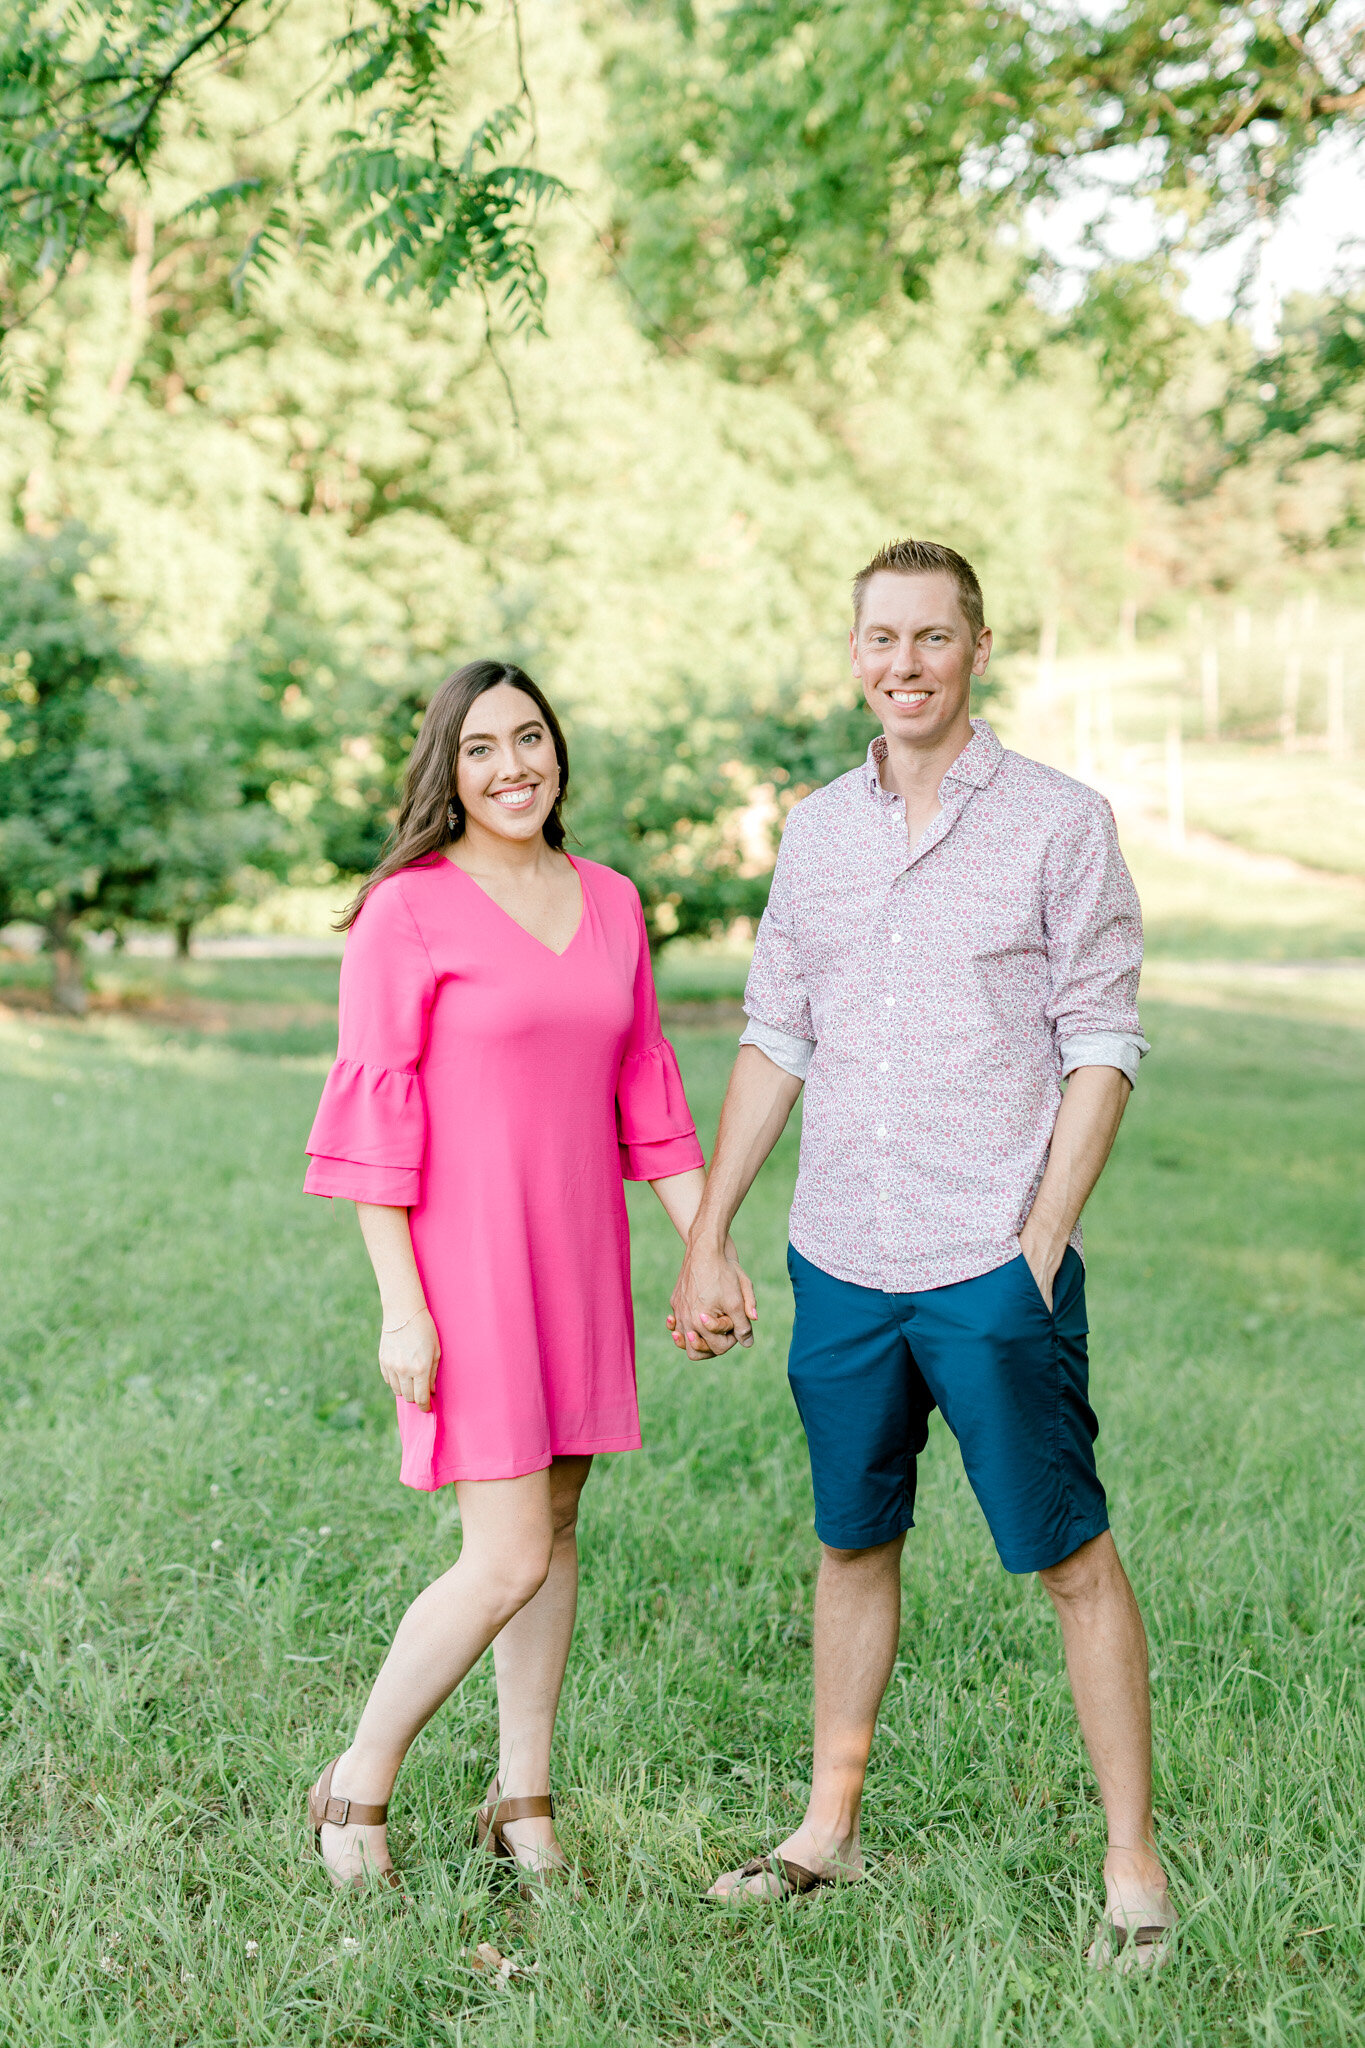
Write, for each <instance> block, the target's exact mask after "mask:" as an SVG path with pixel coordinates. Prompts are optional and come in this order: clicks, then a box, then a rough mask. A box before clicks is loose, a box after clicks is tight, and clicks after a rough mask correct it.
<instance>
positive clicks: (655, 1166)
mask: <svg viewBox="0 0 1365 2048" xmlns="http://www.w3.org/2000/svg"><path fill="white" fill-rule="evenodd" d="M631 895H632V899H633V905H634V911H635V922H636V924H637V926H638V928H639V953H638V956H637V959H636V963H635V1015H634V1019H633V1021H632V1023H631V1027H630V1032H629V1035H628V1036H627V1039H626V1045H625V1051H624V1053H623V1054H622V1057H621V1069H620V1072H619V1074H618V1075H617V1078H616V1135H617V1140H618V1142H619V1144H620V1148H621V1172H622V1175H623V1176H624V1178H625V1179H626V1180H668V1179H669V1178H670V1177H671V1176H672V1175H673V1174H675V1173H688V1172H690V1171H691V1169H692V1168H693V1167H694V1166H702V1165H704V1164H705V1161H704V1160H703V1158H702V1149H701V1145H700V1143H699V1142H698V1139H697V1128H696V1125H695V1124H694V1123H693V1121H692V1112H691V1110H690V1109H689V1108H688V1106H687V1096H686V1094H685V1092H684V1090H683V1084H682V1075H681V1074H680V1073H679V1071H678V1060H677V1055H676V1053H675V1052H674V1050H673V1048H672V1046H671V1045H670V1044H669V1042H668V1040H667V1039H666V1038H665V1037H664V1035H663V1027H662V1025H661V1024H660V1022H659V1002H658V997H657V996H656V995H655V993H654V970H653V968H652V966H651V965H650V959H649V939H648V936H647V934H646V932H645V916H644V912H643V910H642V909H641V908H640V899H639V897H638V896H637V895H636V894H635V892H634V890H632V891H631Z"/></svg>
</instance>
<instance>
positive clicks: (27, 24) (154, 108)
mask: <svg viewBox="0 0 1365 2048" xmlns="http://www.w3.org/2000/svg"><path fill="white" fill-rule="evenodd" d="M287 6H288V0H180V4H179V5H177V6H175V7H167V6H165V5H163V4H162V0H96V4H95V5H93V6H90V7H61V8H53V7H50V6H48V5H46V4H44V0H17V4H16V5H14V6H13V7H11V8H10V9H9V10H8V11H7V14H6V17H5V25H4V28H3V30H0V108H2V109H3V112H4V116H5V119H4V124H3V128H0V255H3V258H4V262H5V298H6V300H7V303H6V304H5V306H4V318H5V324H6V326H8V325H11V324H13V322H14V321H15V320H17V319H19V318H22V317H23V314H24V312H25V310H26V309H27V307H28V306H29V305H30V304H31V303H32V301H33V299H34V298H35V296H41V295H43V294H44V293H46V292H47V291H50V290H51V289H53V288H54V287H55V285H56V284H57V283H58V282H59V281H60V280H61V278H62V277H63V276H64V275H65V274H66V272H67V271H68V270H69V269H70V267H71V264H72V262H73V261H74V260H75V258H76V257H77V256H78V255H81V254H84V253H85V252H88V251H90V250H92V249H97V248H99V247H100V246H101V245H102V244H104V243H106V242H109V241H119V240H121V238H122V234H123V216H124V213H125V211H126V210H127V209H128V207H129V206H130V205H133V204H135V203H136V202H137V200H138V197H139V192H140V189H141V188H145V186H146V182H147V178H148V175H149V172H150V171H151V169H152V167H153V166H154V165H155V164H156V163H157V162H158V161H159V159H160V157H161V154H162V152H163V150H164V147H165V144H166V141H167V137H168V134H170V133H171V132H172V131H173V130H175V128H176V127H177V126H179V127H180V128H185V127H188V128H189V129H191V130H193V129H194V127H195V126H196V125H197V124H198V123H201V122H202V121H203V120H204V119H205V97H204V87H205V83H206V81H211V80H212V79H213V77H214V75H215V73H217V72H221V71H223V70H229V71H230V70H231V69H232V68H233V67H234V66H235V65H236V64H237V63H238V62H239V61H240V59H241V57H242V55H243V54H244V52H245V51H246V50H247V49H248V48H249V47H250V46H251V45H252V44H253V43H256V42H258V41H260V40H261V39H262V38H266V37H271V36H274V37H276V39H277V40H278V29H279V24H280V22H281V20H282V18H283V17H284V15H285V13H286V10H287ZM481 12H482V0H375V6H374V8H373V11H372V12H371V13H369V14H368V16H365V17H362V18H360V19H358V20H357V19H355V18H353V19H352V23H351V26H350V27H349V28H348V29H347V30H346V31H345V33H344V34H342V35H340V36H337V35H328V34H326V33H321V34H320V35H319V38H318V45H319V46H318V48H317V49H316V52H315V62H314V70H315V71H320V72H321V73H322V76H323V79H325V78H326V77H327V75H328V74H329V73H331V74H333V75H334V76H335V74H336V73H337V72H338V71H339V73H340V76H339V77H335V82H334V83H333V84H332V87H331V93H330V98H331V99H332V101H333V102H334V103H336V104H338V105H340V106H341V107H344V109H345V110H346V113H347V115H348V116H349V123H348V124H343V125H341V126H339V127H337V128H336V129H335V130H334V132H333V134H332V137H331V141H330V146H329V147H328V148H327V149H325V150H324V151H323V152H321V154H320V155H318V156H316V157H309V156H308V155H307V153H306V152H305V153H304V154H302V155H300V156H297V157H296V159H295V164H294V171H293V174H292V176H291V177H290V178H289V179H288V180H287V181H286V182H285V184H284V185H283V186H277V187H276V188H274V189H271V188H270V187H269V186H268V185H267V183H266V181H265V180H264V179H262V178H260V177H250V176H249V177H246V178H235V179H233V180H232V181H231V182H230V183H228V184H225V185H220V186H218V187H216V188H215V189H213V190H211V191H208V192H204V193H201V194H199V195H198V196H197V197H196V198H193V199H192V200H191V202H190V203H189V205H187V206H186V207H185V208H184V209H183V214H184V216H185V217H186V218H188V219H196V218H197V219H202V218H204V217H219V216H222V215H224V214H225V213H229V212H231V213H232V214H233V215H235V216H236V217H238V218H243V217H244V218H245V220H246V222H247V223H248V226H249V228H250V232H249V233H247V238H246V242H245V247H244V249H243V251H242V254H241V257H240V260H239V263H238V265H237V270H236V278H237V280H238V281H239V282H240V281H241V280H242V279H243V278H245V277H249V276H250V275H251V274H252V273H253V272H259V271H261V270H263V269H265V268H267V267H268V266H269V265H270V264H271V263H273V262H275V261H277V260H278V258H279V256H280V255H281V253H282V252H283V251H284V250H285V249H286V248H288V247H289V246H290V245H291V244H293V245H294V246H296V247H302V246H305V245H307V244H309V243H318V242H322V241H325V240H326V239H327V236H328V234H329V232H331V231H332V230H336V231H338V232H340V233H341V234H344V235H348V236H349V239H350V242H351V245H352V246H353V247H355V248H359V249H366V250H368V251H370V252H371V254H372V255H373V256H374V258H375V261H374V267H373V269H372V271H371V282H372V283H375V284H382V285H383V286H385V287H386V288H387V289H389V290H391V291H393V292H395V293H396V294H398V295H399V296H402V295H405V294H406V293H408V292H411V291H420V292H423V293H424V294H425V295H426V296H427V298H428V299H429V300H430V301H431V303H432V304H433V305H440V304H441V303H442V302H443V300H444V299H446V298H447V297H449V295H450V294H451V293H452V292H455V291H459V290H464V289H472V290H473V291H475V292H476V293H478V294H480V295H483V296H484V297H485V299H486V298H487V297H488V295H490V294H496V295H497V296H499V297H500V298H501V299H502V300H503V302H504V304H505V306H506V308H507V309H508V311H509V313H510V315H511V318H512V321H513V324H514V325H524V324H527V323H530V324H534V323H535V322H537V321H538V319H539V313H540V304H541V299H542V295H543V289H544V279H543V276H542V273H541V269H540V264H539V261H538V258H537V256H536V252H535V248H534V244H533V242H532V240H531V237H530V233H529V226H530V222H531V220H532V218H533V216H534V214H535V211H536V209H537V207H538V206H539V205H540V204H541V203H542V202H543V201H544V200H546V199H547V198H549V197H551V196H552V195H553V194H554V193H555V192H556V191H557V190H558V189H559V186H558V181H557V180H556V179H554V178H552V177H549V176H547V175H546V174H545V173H543V172H541V171H538V170H536V169H534V168H533V167H532V166H531V165H530V164H529V163H526V162H524V161H522V162H519V161H514V160H512V158H511V156H510V154H509V150H510V145H511V144H512V142H513V139H514V138H515V136H516V134H517V132H518V130H519V129H522V128H524V127H525V126H526V124H527V119H528V114H529V111H530V98H529V93H528V91H527V88H526V84H525V77H524V74H523V73H521V72H520V70H519V73H518V78H519V83H518V89H517V91H516V93H515V95H514V97H513V98H512V99H511V100H509V101H507V102H506V103H504V104H503V105H501V106H499V107H497V108H495V109H494V110H493V111H492V112H491V113H490V114H489V115H488V116H487V117H486V118H485V119H484V120H483V121H481V122H479V123H478V124H477V125H476V126H475V128H474V130H473V132H472V133H468V134H466V135H464V136H463V137H460V136H457V135H455V134H453V133H452V126H451V118H450V107H449V92H448V74H449V72H450V70H451V69H452V68H454V69H456V70H458V63H459V45H458V36H457V33H456V31H457V29H458V27H459V25H460V24H461V22H462V21H463V20H464V19H465V18H467V17H471V16H475V15H478V14H480V13H481ZM514 14H515V8H514ZM519 48H520V44H519V39H518V49H519ZM305 97H306V94H305ZM320 207H321V208H324V209H325V210H326V215H327V218H326V219H324V218H323V215H322V214H321V213H320V212H319V208H320Z"/></svg>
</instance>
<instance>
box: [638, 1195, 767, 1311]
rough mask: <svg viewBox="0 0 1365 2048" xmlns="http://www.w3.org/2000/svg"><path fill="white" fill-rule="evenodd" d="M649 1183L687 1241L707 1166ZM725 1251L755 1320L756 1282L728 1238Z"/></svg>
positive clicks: (674, 1224)
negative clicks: (741, 1262)
mask: <svg viewBox="0 0 1365 2048" xmlns="http://www.w3.org/2000/svg"><path fill="white" fill-rule="evenodd" d="M650 1186H651V1187H652V1188H653V1190H654V1192H655V1194H656V1195H657V1196H658V1197H659V1200H660V1201H661V1202H662V1203H663V1205H664V1208H665V1210H666V1211H667V1212H668V1219H669V1221H670V1223H671V1224H672V1225H673V1228H674V1229H675V1230H676V1231H677V1233H678V1235H679V1237H680V1238H681V1239H682V1241H683V1243H684V1244H686V1243H687V1239H688V1233H689V1232H690V1230H691V1228H692V1225H693V1223H694V1222H695V1221H696V1215H697V1211H698V1209H699V1208H700V1207H701V1198H702V1196H703V1195H704V1194H705V1192H706V1169H705V1167H702V1166H694V1167H692V1168H691V1169H690V1170H689V1171H688V1172H687V1173H673V1174H670V1175H669V1176H668V1178H667V1179H666V1180H652V1181H651V1182H650ZM725 1254H726V1257H727V1258H728V1259H729V1261H730V1264H731V1266H732V1267H733V1269H734V1273H735V1277H736V1279H737V1281H738V1283H739V1288H740V1295H741V1298H742V1300H743V1303H744V1312H745V1314H746V1315H747V1316H748V1318H749V1320H750V1322H753V1321H754V1320H755V1319H756V1318H757V1315H758V1302H757V1299H756V1297H755V1295H754V1283H753V1281H752V1280H751V1279H750V1278H749V1276H748V1274H747V1273H746V1272H745V1270H744V1268H743V1267H742V1266H741V1265H740V1263H739V1254H738V1252H737V1251H736V1250H735V1247H734V1243H733V1241H732V1240H731V1239H730V1238H729V1237H727V1238H726V1240H725ZM665 1320H666V1322H667V1324H668V1327H669V1329H670V1330H672V1329H673V1328H674V1323H675V1319H674V1317H673V1316H672V1315H669V1316H667V1317H666V1318H665ZM715 1327H716V1329H717V1331H719V1330H720V1329H721V1328H722V1327H724V1328H726V1329H728V1328H730V1327H731V1325H730V1323H729V1321H728V1319H727V1318H717V1321H716V1324H715ZM673 1341H674V1343H675V1344H680V1343H681V1341H682V1340H681V1338H679V1337H677V1336H675V1337H674V1339H673Z"/></svg>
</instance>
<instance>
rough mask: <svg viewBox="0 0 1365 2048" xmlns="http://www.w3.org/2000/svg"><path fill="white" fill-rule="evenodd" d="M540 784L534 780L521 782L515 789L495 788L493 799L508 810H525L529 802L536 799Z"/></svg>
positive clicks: (531, 802)
mask: <svg viewBox="0 0 1365 2048" xmlns="http://www.w3.org/2000/svg"><path fill="white" fill-rule="evenodd" d="M537 787H538V785H537V784H536V783H534V782H519V783H518V784H517V786H516V788H515V789H495V790H494V791H493V793H492V794H493V801H494V803H495V804H501V805H502V807H503V809H504V810H507V811H523V810H525V808H526V806H527V804H533V803H534V802H535V800H536V790H537Z"/></svg>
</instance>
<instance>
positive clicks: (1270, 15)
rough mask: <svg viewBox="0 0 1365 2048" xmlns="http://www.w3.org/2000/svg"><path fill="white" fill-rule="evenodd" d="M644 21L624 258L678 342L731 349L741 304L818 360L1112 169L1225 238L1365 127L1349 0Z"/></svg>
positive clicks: (619, 105) (784, 3) (624, 141)
mask: <svg viewBox="0 0 1365 2048" xmlns="http://www.w3.org/2000/svg"><path fill="white" fill-rule="evenodd" d="M635 22H636V26H635V28H634V31H633V33H632V34H629V35H627V36H624V37H622V38H620V39H619V42H618V46H617V48H616V51H615V54H614V58H613V73H614V85H615V120H614V123H613V134H612V138H611V140H610V142H609V153H610V159H611V162H612V164H613V167H614V169H615V171H616V174H617V177H618V180H619V182H620V186H621V189H622V193H623V197H624V204H623V208H622V217H621V221H620V224H619V227H618V230H617V240H618V243H619V245H620V247H621V249H622V251H623V257H622V260H623V262H624V265H625V269H626V272H627V275H628V277H629V279H630V281H631V283H632V285H633V288H634V289H635V291H636V293H637V294H638V296H639V298H640V300H641V301H642V302H643V304H644V306H645V307H646V308H647V309H648V312H649V313H650V315H651V316H652V317H653V318H654V319H656V320H657V321H658V322H659V324H660V325H662V326H664V327H666V328H667V329H668V330H669V331H670V332H671V333H673V334H697V333H699V332H703V331H705V330H706V329H707V327H708V326H709V325H711V324H712V323H716V322H720V323H721V325H722V326H725V325H726V323H727V322H728V321H730V320H731V319H732V317H733V311H734V307H735V304H736V298H737V294H738V292H739V291H740V290H741V288H747V291H748V292H749V293H750V294H757V295H758V299H759V301H760V302H761V304H762V306H763V308H764V310H765V317H766V318H767V319H768V320H769V321H770V322H771V323H773V324H774V326H775V328H776V330H777V331H779V332H785V333H787V334H788V335H789V336H790V337H792V338H793V339H798V340H799V341H800V342H801V343H802V345H805V346H809V345H810V344H811V342H812V341H818V339H819V337H820V336H821V335H824V334H828V332H829V331H830V329H831V327H832V326H834V325H837V324H838V323H839V322H840V321H843V320H846V319H847V318H848V317H849V316H850V315H855V316H856V315H857V314H859V313H863V312H866V311H868V310H870V309H871V308H873V307H876V306H878V305H880V304H882V303H883V302H884V301H886V300H887V299H888V298H902V297H907V296H908V297H909V298H912V299H913V298H916V297H918V296H920V295H922V292H923V290H924V284H925V280H926V278H927V276H928V274H929V273H930V272H931V271H932V269H933V267H934V265H935V264H936V263H937V262H938V261H939V260H940V258H941V257H942V255H943V253H944V252H945V250H947V249H950V248H957V247H963V246H971V244H972V243H973V242H974V241H979V240H980V238H981V236H982V235H983V234H986V233H989V232H990V231H991V230H992V229H993V228H994V227H995V226H996V225H998V224H999V223H1001V222H1002V221H1011V222H1014V223H1016V224H1017V223H1018V221H1019V219H1020V211H1021V208H1022V207H1023V206H1024V205H1025V204H1027V203H1028V202H1029V201H1031V200H1034V199H1037V198H1039V197H1042V196H1045V195H1047V194H1049V193H1057V192H1063V191H1067V190H1070V189H1074V185H1075V182H1076V179H1077V177H1078V175H1082V174H1084V173H1086V172H1087V171H1088V170H1091V171H1092V170H1095V169H1096V168H1097V167H1099V168H1102V167H1103V166H1104V165H1105V164H1106V163H1109V162H1115V161H1116V162H1117V163H1118V164H1119V165H1120V166H1121V174H1120V176H1119V179H1118V183H1117V186H1116V187H1114V188H1111V189H1114V190H1116V192H1117V195H1118V196H1120V197H1122V198H1123V199H1124V200H1125V201H1128V200H1131V198H1132V197H1133V196H1134V195H1144V194H1145V195H1149V196H1151V197H1152V198H1153V199H1154V200H1155V201H1156V202H1157V203H1158V206H1159V208H1160V210H1161V212H1162V214H1163V216H1164V218H1165V220H1166V223H1167V226H1168V228H1169V230H1170V234H1169V245H1168V246H1169V248H1174V247H1175V246H1177V245H1178V244H1181V243H1185V242H1188V241H1189V240H1191V239H1195V240H1200V241H1203V242H1206V243H1207V242H1208V241H1210V240H1216V239H1219V238H1223V237H1226V236H1228V235H1230V234H1233V233H1236V232H1237V231H1238V230H1239V229H1241V228H1242V227H1244V226H1245V225H1246V224H1247V223H1248V222H1249V221H1253V220H1256V221H1260V220H1265V219H1267V218H1270V217H1272V216H1273V215H1274V214H1275V213H1276V212H1277V211H1278V209H1279V208H1280V207H1281V206H1282V205H1283V203H1284V201H1285V200H1286V199H1287V198H1288V197H1289V196H1290V194H1291V193H1292V192H1293V191H1294V190H1295V187H1296V184H1297V182H1298V180H1299V177H1300V175H1301V173H1302V169H1303V166H1304V164H1305V162H1306V160H1307V158H1308V156H1309V154H1310V153H1311V151H1312V150H1313V149H1314V148H1316V147H1317V146H1318V144H1319V143H1320V142H1321V140H1322V138H1323V137H1324V136H1325V135H1326V134H1328V133H1329V132H1330V131H1331V130H1332V129H1333V128H1334V127H1336V126H1338V125H1340V124H1342V123H1348V124H1354V123H1358V122H1359V121H1360V120H1361V118H1362V116H1365V33H1362V28H1361V18H1360V13H1359V9H1358V8H1357V7H1356V5H1355V4H1354V0H1305V4H1303V5H1300V6H1297V7H1294V8H1285V7H1281V6H1272V5H1270V4H1266V0H1195V4H1194V5H1192V6H1187V7H1182V8H1180V9H1174V10H1173V9H1172V8H1170V7H1169V6H1168V5H1167V4H1166V0H1127V4H1123V5H1120V6H1118V7H1116V8H1110V7H1101V6H1098V5H1097V6H1095V7H1094V8H1093V9H1092V10H1090V11H1080V12H1078V11H1075V10H1072V9H1065V10H1058V9H1039V8H1036V7H1033V6H1031V5H1024V4H1017V0H990V4H988V5H985V6H980V7H969V8H963V7H961V6H959V5H958V4H957V0H910V4H908V5H896V6H889V5H887V4H886V0H839V4H835V5H829V4H827V0H732V4H728V5H725V6H694V5H691V4H685V5H678V4H677V0H649V4H647V5H644V6H642V7H640V8H639V9H638V10H637V11H636V16H635ZM1116 152H1126V154H1125V155H1122V156H1118V157H1117V158H1116V155H1115V153H1116Z"/></svg>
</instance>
